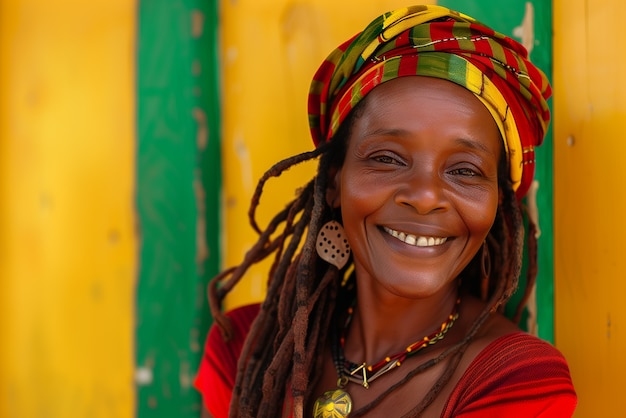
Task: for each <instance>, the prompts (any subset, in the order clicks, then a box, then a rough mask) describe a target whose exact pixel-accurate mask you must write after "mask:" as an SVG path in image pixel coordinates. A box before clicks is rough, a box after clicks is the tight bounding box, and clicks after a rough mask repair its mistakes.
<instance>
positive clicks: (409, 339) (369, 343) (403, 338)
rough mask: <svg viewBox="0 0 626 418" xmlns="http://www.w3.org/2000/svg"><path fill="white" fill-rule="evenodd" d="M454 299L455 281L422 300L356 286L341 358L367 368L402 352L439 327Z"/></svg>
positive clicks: (448, 313) (446, 317)
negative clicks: (350, 318) (365, 364)
mask: <svg viewBox="0 0 626 418" xmlns="http://www.w3.org/2000/svg"><path fill="white" fill-rule="evenodd" d="M457 298H458V286H457V285H456V282H455V283H451V284H450V285H449V286H446V288H444V289H442V290H441V291H440V292H438V293H437V294H434V295H432V296H429V297H428V298H423V299H408V298H403V297H399V296H396V295H393V294H391V293H389V292H386V291H372V289H371V288H369V287H368V286H362V285H361V284H360V285H358V286H357V302H356V306H355V308H354V313H353V317H352V321H351V322H350V326H349V329H347V330H346V333H345V336H346V337H345V345H344V353H345V358H346V359H348V360H350V361H352V362H354V363H363V362H365V363H367V364H368V365H370V364H373V363H377V362H379V361H381V360H382V359H384V358H385V357H387V356H391V355H394V354H396V353H398V352H400V351H402V350H404V349H406V347H407V346H409V345H410V344H412V343H414V342H416V341H418V340H421V339H422V338H424V337H425V336H427V335H430V334H432V333H433V331H434V330H435V329H438V328H440V327H441V324H442V323H444V322H445V321H446V320H447V319H448V317H449V315H450V313H451V312H452V310H453V309H454V307H455V305H456V300H457Z"/></svg>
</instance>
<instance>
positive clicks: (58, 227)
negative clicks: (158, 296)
mask: <svg viewBox="0 0 626 418" xmlns="http://www.w3.org/2000/svg"><path fill="white" fill-rule="evenodd" d="M96 3H97V4H95V5H94V3H79V2H74V1H56V2H44V1H37V0H2V1H0V231H2V232H1V233H0V258H1V259H0V287H1V288H2V291H1V292H0V341H1V342H0V416H2V417H10V418H13V417H20V418H40V417H52V418H56V417H58V418H61V417H63V418H82V417H101V418H105V417H107V418H111V417H131V416H132V413H133V407H134V399H133V390H132V370H133V369H132V353H133V341H132V338H131V336H132V334H133V331H132V329H133V301H132V296H133V289H134V281H135V271H136V259H135V249H136V236H135V227H134V223H135V219H134V210H133V206H134V205H133V193H134V181H133V179H134V174H133V173H134V156H135V155H134V92H133V80H134V77H133V75H134V60H133V55H134V31H135V7H134V6H135V5H134V3H133V2H128V1H122V0H110V1H106V2H104V1H100V2H96Z"/></svg>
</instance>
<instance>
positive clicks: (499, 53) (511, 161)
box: [196, 6, 576, 417]
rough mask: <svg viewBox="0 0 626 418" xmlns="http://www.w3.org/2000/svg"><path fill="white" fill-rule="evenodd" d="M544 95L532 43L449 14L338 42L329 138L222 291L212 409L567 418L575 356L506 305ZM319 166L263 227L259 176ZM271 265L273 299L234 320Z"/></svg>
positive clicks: (322, 85) (321, 73) (206, 367)
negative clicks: (525, 326)
mask: <svg viewBox="0 0 626 418" xmlns="http://www.w3.org/2000/svg"><path fill="white" fill-rule="evenodd" d="M549 95H550V87H549V85H548V83H547V80H546V78H545V76H544V74H543V73H542V72H541V71H540V70H538V69H537V68H535V67H534V66H533V65H532V64H531V63H530V62H529V61H528V59H527V53H526V51H525V50H524V48H523V47H522V46H521V45H519V44H518V43H517V42H515V41H513V40H511V39H509V38H507V37H505V36H504V35H502V34H499V33H496V32H494V31H493V30H491V29H489V28H487V27H485V26H484V25H482V24H480V23H478V22H476V21H475V20H473V19H472V18H470V17H468V16H465V15H462V14H460V13H457V12H453V11H450V10H448V9H445V8H442V7H438V6H414V7H408V8H404V9H401V10H397V11H394V12H390V13H386V14H384V15H382V16H381V17H379V18H378V19H376V20H375V21H373V22H372V23H371V24H370V25H369V26H368V27H367V28H365V30H364V31H363V32H361V33H360V34H358V35H356V36H355V37H354V38H352V39H350V40H348V41H347V42H346V43H344V44H343V45H341V46H340V47H339V48H338V49H337V50H335V51H334V52H333V53H331V55H330V56H329V57H328V58H327V60H326V61H325V62H324V63H323V64H322V66H321V67H320V69H319V70H318V72H317V73H316V75H315V77H314V80H313V83H312V85H311V91H310V96H309V113H310V115H309V120H310V125H311V132H312V135H313V139H314V142H315V145H316V149H315V150H314V151H311V152H309V153H305V154H302V155H298V156H295V157H293V158H291V159H288V160H285V161H282V162H280V163H278V164H277V165H276V166H274V167H273V168H272V169H271V170H270V171H268V172H267V173H266V175H265V176H264V177H263V178H262V179H261V181H260V182H259V186H258V188H257V192H256V194H255V196H254V197H253V202H252V206H251V212H250V214H251V216H250V218H251V223H252V225H253V227H255V228H256V229H257V231H259V233H260V238H259V241H258V242H257V244H256V245H255V246H254V248H252V249H251V250H250V252H249V253H248V255H247V257H246V259H245V260H244V261H243V263H242V264H241V265H240V266H237V267H235V268H232V269H229V270H227V271H225V272H223V273H222V274H220V275H219V276H218V277H216V279H215V280H214V281H213V282H212V287H211V293H210V295H211V304H212V308H213V314H214V317H215V320H216V324H217V326H218V327H219V328H216V327H214V329H212V330H211V332H210V334H209V337H208V339H207V345H206V352H205V357H204V360H203V363H202V366H201V369H200V372H199V375H198V378H197V381H196V386H197V387H198V389H199V390H200V391H201V392H202V393H203V395H204V400H205V405H206V406H207V408H208V410H209V412H210V413H211V414H212V415H213V416H216V417H217V416H226V415H227V414H228V410H229V409H230V416H244V417H265V416H268V417H269V416H295V417H303V416H315V417H346V416H350V417H355V416H362V415H369V416H383V414H384V415H386V416H390V417H397V416H432V417H435V416H441V417H458V416H464V417H465V416H476V417H478V416H480V417H484V416H529V417H530V416H550V417H555V416H571V414H572V413H573V410H574V408H575V405H576V395H575V392H574V389H573V386H572V383H571V378H570V375H569V370H568V367H567V364H566V362H565V360H564V359H563V357H562V356H561V354H560V353H559V352H558V351H557V350H556V349H555V348H553V347H552V346H550V345H549V344H547V343H545V342H543V341H541V340H539V339H537V338H535V337H532V336H530V335H528V334H526V333H523V332H521V331H520V330H519V329H518V328H517V326H516V325H515V324H514V323H513V322H511V321H509V320H508V319H506V318H505V317H504V316H502V315H501V313H500V311H501V308H502V307H503V305H504V304H505V303H506V301H507V300H508V299H509V297H510V296H511V294H512V293H513V292H514V291H515V289H516V287H517V279H518V276H519V273H520V266H521V259H522V252H523V244H524V228H523V222H522V214H521V205H520V202H519V199H521V198H522V197H523V196H524V194H525V193H526V191H527V190H528V187H529V184H530V181H531V180H532V177H533V169H534V152H533V147H534V146H535V145H539V144H540V143H541V141H542V140H543V136H544V134H545V131H546V126H547V124H548V121H549V110H548V107H547V104H546V99H547V97H549ZM318 157H319V169H318V173H317V175H316V177H315V178H314V179H313V180H312V181H311V182H310V183H309V184H307V185H306V186H305V187H304V188H303V189H302V190H301V192H300V194H299V195H298V197H297V198H296V199H295V200H294V201H293V202H291V203H290V204H289V205H288V206H287V207H286V208H285V209H284V210H283V211H282V212H280V213H279V214H277V215H276V217H275V218H274V219H273V221H272V222H271V224H270V225H269V226H268V228H267V230H265V231H261V230H260V229H259V228H258V226H257V225H256V222H255V220H254V211H255V208H256V205H257V203H258V201H259V198H260V195H261V192H262V188H263V184H264V183H265V181H267V179H269V178H270V177H272V176H278V175H280V174H281V173H282V172H283V171H284V170H285V169H287V168H289V167H291V166H292V165H294V164H297V163H299V162H302V161H306V160H309V159H312V158H318ZM528 239H529V240H531V241H532V240H534V237H532V236H529V237H528ZM269 256H273V257H274V263H273V265H272V268H271V271H270V273H269V284H268V291H267V297H266V299H265V301H264V302H263V304H262V305H261V306H258V305H253V306H248V307H244V308H241V309H238V310H236V311H234V312H231V313H229V314H228V315H227V316H224V315H223V314H222V313H221V312H220V305H221V300H222V299H223V298H224V296H225V295H226V294H227V293H228V291H229V290H230V289H231V288H232V286H234V285H235V284H236V283H237V281H238V280H239V279H240V278H241V277H242V275H243V274H244V273H245V271H246V269H247V268H248V267H249V266H250V265H251V264H252V263H254V262H257V261H259V260H261V259H263V258H266V257H269ZM531 263H534V260H531ZM530 270H531V271H532V270H534V265H531V268H530ZM220 330H221V332H220Z"/></svg>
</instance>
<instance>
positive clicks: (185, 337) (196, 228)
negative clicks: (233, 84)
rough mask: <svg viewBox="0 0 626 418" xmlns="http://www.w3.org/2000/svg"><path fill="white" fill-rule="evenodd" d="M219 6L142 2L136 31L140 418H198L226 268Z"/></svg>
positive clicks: (193, 1) (190, 0)
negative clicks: (198, 387) (212, 297)
mask: <svg viewBox="0 0 626 418" xmlns="http://www.w3.org/2000/svg"><path fill="white" fill-rule="evenodd" d="M217 7H218V5H217V0H211V1H199V0H178V1H165V0H159V1H142V2H140V3H139V13H138V19H139V22H138V28H139V29H138V34H137V49H138V56H137V60H138V63H137V67H138V70H137V108H138V114H137V141H138V142H137V173H136V175H137V198H136V201H137V211H138V215H139V225H138V228H139V236H140V254H139V259H140V269H139V274H138V283H137V290H136V336H135V337H136V364H137V379H136V383H137V413H136V416H137V417H140V418H142V417H146V418H147V417H150V418H155V417H156V418H158V417H164V418H165V417H167V418H171V417H177V418H178V417H197V416H199V414H200V405H201V403H200V397H199V395H198V394H197V393H196V391H195V389H193V386H192V383H193V378H194V376H195V372H196V369H197V365H198V362H199V360H200V356H201V353H202V348H203V343H204V338H205V336H206V332H207V329H208V327H209V325H210V315H209V311H208V304H207V298H206V284H207V281H208V279H209V278H210V277H211V276H213V275H214V274H215V273H216V272H217V269H218V267H219V256H220V254H219V213H220V212H219V194H220V188H221V164H220V136H219V117H220V116H219V100H218V97H219V95H218V65H217Z"/></svg>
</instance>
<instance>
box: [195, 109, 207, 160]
mask: <svg viewBox="0 0 626 418" xmlns="http://www.w3.org/2000/svg"><path fill="white" fill-rule="evenodd" d="M192 115H193V118H194V120H195V121H196V123H197V124H198V132H197V133H196V146H197V147H198V150H199V151H204V150H205V149H206V146H207V142H208V140H209V126H208V123H207V117H206V113H205V111H204V110H202V109H200V108H199V107H196V108H194V109H193V112H192Z"/></svg>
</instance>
